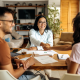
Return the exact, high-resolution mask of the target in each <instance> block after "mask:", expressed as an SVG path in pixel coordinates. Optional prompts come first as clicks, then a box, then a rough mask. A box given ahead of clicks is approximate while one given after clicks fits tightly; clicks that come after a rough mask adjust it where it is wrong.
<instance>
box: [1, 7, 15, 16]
mask: <svg viewBox="0 0 80 80" xmlns="http://www.w3.org/2000/svg"><path fill="white" fill-rule="evenodd" d="M13 12H14V11H13V10H11V9H9V8H7V7H0V17H3V16H4V14H5V13H11V14H12V15H13Z"/></svg>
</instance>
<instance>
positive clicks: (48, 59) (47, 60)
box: [20, 56, 58, 64]
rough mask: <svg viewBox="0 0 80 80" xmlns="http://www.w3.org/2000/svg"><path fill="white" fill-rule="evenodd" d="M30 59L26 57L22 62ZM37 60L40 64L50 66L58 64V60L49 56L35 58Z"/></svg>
mask: <svg viewBox="0 0 80 80" xmlns="http://www.w3.org/2000/svg"><path fill="white" fill-rule="evenodd" d="M29 58H30V57H25V58H22V59H20V60H27V59H29ZM34 58H35V59H36V60H38V61H39V62H40V63H42V64H49V63H54V62H58V61H57V60H55V59H53V58H51V57H49V56H38V57H34Z"/></svg>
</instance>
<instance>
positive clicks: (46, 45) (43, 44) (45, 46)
mask: <svg viewBox="0 0 80 80" xmlns="http://www.w3.org/2000/svg"><path fill="white" fill-rule="evenodd" d="M40 46H42V47H43V49H44V50H49V49H50V47H51V46H50V44H48V43H43V42H41V44H40Z"/></svg>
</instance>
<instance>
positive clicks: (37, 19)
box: [33, 15, 50, 31]
mask: <svg viewBox="0 0 80 80" xmlns="http://www.w3.org/2000/svg"><path fill="white" fill-rule="evenodd" d="M40 18H45V19H46V17H45V16H43V15H40V16H38V17H37V18H36V20H35V23H34V27H33V29H34V30H36V31H39V28H38V26H37V23H38V21H39V19H40ZM45 30H50V28H49V26H48V22H47V19H46V28H45Z"/></svg>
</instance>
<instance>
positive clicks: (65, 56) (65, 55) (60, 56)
mask: <svg viewBox="0 0 80 80" xmlns="http://www.w3.org/2000/svg"><path fill="white" fill-rule="evenodd" d="M57 56H58V59H63V60H66V59H67V58H69V55H68V54H57Z"/></svg>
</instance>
